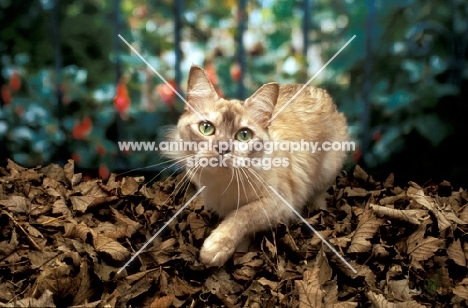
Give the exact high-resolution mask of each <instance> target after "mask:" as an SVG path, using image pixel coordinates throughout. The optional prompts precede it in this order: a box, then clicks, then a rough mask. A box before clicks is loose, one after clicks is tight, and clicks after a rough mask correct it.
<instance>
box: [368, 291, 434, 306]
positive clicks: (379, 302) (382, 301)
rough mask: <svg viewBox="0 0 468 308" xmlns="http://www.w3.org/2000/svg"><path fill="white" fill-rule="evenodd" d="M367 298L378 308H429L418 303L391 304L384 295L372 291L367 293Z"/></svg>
mask: <svg viewBox="0 0 468 308" xmlns="http://www.w3.org/2000/svg"><path fill="white" fill-rule="evenodd" d="M367 298H368V299H369V300H370V301H371V302H372V304H374V305H375V307H377V308H427V307H426V306H424V305H421V304H418V303H417V302H416V301H406V302H397V303H391V302H389V301H388V300H387V299H386V298H385V296H383V295H382V294H375V293H374V292H372V291H369V292H367Z"/></svg>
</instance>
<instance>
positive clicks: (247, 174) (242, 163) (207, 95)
mask: <svg viewBox="0 0 468 308" xmlns="http://www.w3.org/2000/svg"><path fill="white" fill-rule="evenodd" d="M302 86H303V85H298V84H289V85H281V86H280V85H278V83H276V82H271V83H267V84H265V85H263V86H262V87H260V88H259V89H258V90H257V91H256V92H255V93H254V94H253V95H252V96H250V97H249V98H247V99H246V100H245V101H241V100H235V99H234V100H227V99H224V98H221V97H219V96H218V94H217V92H216V90H215V88H214V86H213V85H212V84H211V83H210V81H209V78H208V77H207V75H206V73H205V71H204V70H203V69H202V68H201V67H199V66H196V65H193V66H192V67H191V69H190V73H189V79H188V86H187V102H188V103H189V105H190V106H189V105H186V106H185V110H184V113H183V114H182V115H181V116H180V118H179V121H178V123H177V125H176V126H175V127H173V128H172V129H171V130H170V131H169V133H168V135H167V139H168V141H172V142H180V141H183V142H197V143H205V144H207V143H209V144H211V145H212V147H211V148H208V147H204V148H202V147H200V148H201V149H200V148H198V149H195V148H192V149H188V148H187V149H185V150H184V149H178V150H177V151H169V152H167V153H165V154H164V155H165V156H167V157H170V158H173V159H176V160H178V161H180V162H181V164H182V165H183V166H184V167H185V169H186V171H187V175H188V177H189V178H190V180H191V181H192V183H194V184H195V186H196V187H198V189H200V188H201V187H203V186H205V188H204V190H203V191H202V192H201V196H202V198H203V199H204V203H205V206H206V207H207V208H208V209H210V210H212V211H214V212H216V213H218V214H219V216H220V217H221V218H222V219H223V220H222V221H221V223H220V224H219V226H218V227H217V228H216V229H214V230H213V232H212V233H211V234H210V235H209V236H208V238H207V239H206V240H205V241H204V243H203V246H202V247H201V250H200V261H201V262H202V263H204V264H205V265H207V266H222V265H223V264H224V263H225V262H226V261H227V260H228V259H229V258H230V257H231V256H232V254H233V253H234V251H235V250H236V247H237V246H238V245H239V244H240V243H241V242H242V241H243V240H244V239H245V238H247V237H249V236H251V235H253V234H254V233H255V232H258V231H262V230H267V229H269V228H274V227H275V226H276V225H277V224H278V223H279V222H284V223H287V222H288V221H290V220H291V219H293V218H294V213H293V211H292V210H291V208H290V206H288V205H287V204H285V203H284V201H283V200H281V199H280V198H279V197H278V196H277V194H276V193H275V191H276V192H278V193H279V194H280V195H281V196H282V198H284V200H285V201H287V202H288V203H289V204H290V205H291V206H293V207H294V209H296V210H297V211H300V210H301V209H302V208H303V207H304V206H305V204H306V203H308V202H313V203H314V204H315V205H316V206H317V207H319V208H322V209H325V208H326V203H325V192H326V190H327V189H328V188H329V187H330V186H331V185H332V184H333V182H334V181H335V179H336V176H337V175H338V173H339V172H340V171H341V169H342V168H343V164H344V161H345V159H346V155H347V154H346V152H345V151H323V150H322V151H320V150H318V151H316V152H315V153H312V151H311V150H300V151H294V152H292V153H291V151H287V150H283V151H281V150H276V151H271V150H269V151H266V144H267V143H269V144H270V145H271V144H274V142H276V143H277V144H278V143H279V142H285V141H296V142H300V141H301V140H303V141H304V142H305V141H313V142H318V144H319V145H320V144H321V143H322V142H325V141H327V142H346V141H348V126H347V120H346V118H345V116H344V115H343V114H342V113H340V112H338V111H337V108H336V106H335V104H334V103H333V101H332V99H331V97H330V96H329V95H328V94H327V92H326V91H324V90H321V89H318V88H315V87H312V86H307V87H306V88H305V89H304V90H303V91H301V92H300V93H299V94H298V95H297V97H295V98H294V99H293V100H292V101H291V102H290V104H289V105H287V106H286V107H285V108H284V110H281V111H280V109H281V108H282V107H283V106H284V105H285V104H286V103H287V102H288V101H289V100H291V98H292V97H293V96H294V95H295V94H297V93H298V91H299V90H300V89H301V87H302ZM278 111H280V112H279V113H278V114H277V116H276V117H274V118H272V116H273V115H275V114H276V113H277V112H278ZM200 116H201V117H200ZM226 144H230V145H231V146H230V147H229V149H226V146H225V145H226ZM254 144H255V145H257V146H258V147H248V145H254ZM262 144H263V145H265V148H264V149H263V150H262V149H260V146H261V145H262ZM221 145H223V146H222V147H221ZM197 159H198V160H197ZM203 159H204V162H203V163H202V161H203ZM209 159H211V161H212V162H214V164H208V165H207V162H208V161H209ZM255 159H256V160H255ZM272 161H273V162H276V164H273V166H271V164H270V168H268V162H270V163H271V162H272ZM216 162H218V163H219V164H216ZM253 162H256V163H255V164H254V163H253ZM262 163H263V164H264V165H262ZM270 186H271V187H272V188H270ZM272 189H273V190H275V191H273V190H272Z"/></svg>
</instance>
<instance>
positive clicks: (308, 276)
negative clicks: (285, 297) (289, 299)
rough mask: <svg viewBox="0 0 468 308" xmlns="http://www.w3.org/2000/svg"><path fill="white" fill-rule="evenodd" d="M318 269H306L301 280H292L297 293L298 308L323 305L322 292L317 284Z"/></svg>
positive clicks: (317, 307) (318, 307)
mask: <svg viewBox="0 0 468 308" xmlns="http://www.w3.org/2000/svg"><path fill="white" fill-rule="evenodd" d="M319 271H320V269H319V268H318V267H314V268H313V269H312V270H306V271H305V272H304V276H303V278H302V280H295V281H294V286H295V289H296V292H297V293H298V294H299V308H306V307H308V308H309V307H314V308H320V307H323V304H322V299H323V296H324V292H323V291H322V289H321V287H320V284H319Z"/></svg>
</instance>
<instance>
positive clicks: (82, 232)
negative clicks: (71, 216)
mask: <svg viewBox="0 0 468 308" xmlns="http://www.w3.org/2000/svg"><path fill="white" fill-rule="evenodd" d="M63 237H66V238H78V239H81V240H82V241H83V242H86V243H91V241H92V239H93V237H95V233H94V232H93V230H92V229H91V228H89V227H88V226H87V225H85V224H84V223H83V222H81V223H79V224H78V225H75V224H66V225H65V233H64V234H63Z"/></svg>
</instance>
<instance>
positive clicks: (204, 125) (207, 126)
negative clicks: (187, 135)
mask: <svg viewBox="0 0 468 308" xmlns="http://www.w3.org/2000/svg"><path fill="white" fill-rule="evenodd" d="M198 129H199V130H200V132H201V133H202V134H203V135H205V136H211V135H213V134H214V132H215V127H214V125H213V124H211V123H210V122H208V121H203V122H201V123H200V124H199V125H198Z"/></svg>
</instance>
